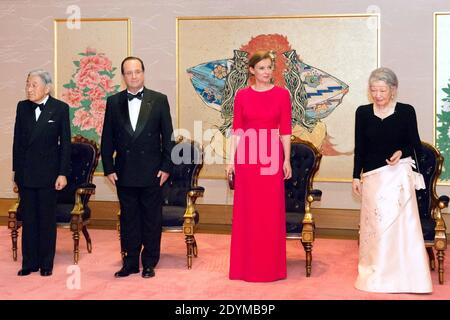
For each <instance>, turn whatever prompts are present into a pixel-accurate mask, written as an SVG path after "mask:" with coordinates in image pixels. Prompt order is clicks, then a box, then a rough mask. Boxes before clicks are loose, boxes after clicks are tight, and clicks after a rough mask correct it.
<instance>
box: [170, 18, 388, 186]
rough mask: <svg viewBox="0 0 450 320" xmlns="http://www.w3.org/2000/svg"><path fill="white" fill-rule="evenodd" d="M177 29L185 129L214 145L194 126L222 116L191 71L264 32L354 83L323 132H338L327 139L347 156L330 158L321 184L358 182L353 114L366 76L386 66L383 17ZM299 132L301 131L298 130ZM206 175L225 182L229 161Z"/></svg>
mask: <svg viewBox="0 0 450 320" xmlns="http://www.w3.org/2000/svg"><path fill="white" fill-rule="evenodd" d="M176 31H177V34H176V45H177V47H176V70H177V79H176V81H177V86H176V89H177V90H176V115H177V123H176V125H177V128H178V129H183V130H186V132H190V133H191V134H192V136H193V138H194V140H196V141H197V142H199V143H201V144H202V145H203V146H204V148H205V150H208V147H209V141H208V139H206V138H205V136H204V135H202V134H199V133H198V132H196V131H195V130H194V121H201V123H202V129H203V133H204V132H205V131H206V130H208V129H211V128H213V127H214V126H217V124H218V123H220V121H221V116H220V112H218V111H217V110H213V109H212V108H210V107H208V106H207V105H206V104H205V103H204V101H202V99H201V97H200V96H199V94H197V93H196V91H195V89H194V88H193V85H192V83H191V82H190V81H191V80H190V77H189V76H188V74H187V70H188V69H189V68H192V67H193V66H196V65H199V64H202V63H206V62H209V61H215V60H219V59H228V58H231V57H233V50H235V49H239V48H240V47H242V46H243V45H244V44H246V43H248V42H249V41H250V40H251V39H252V38H254V37H256V36H258V35H262V34H265V35H267V34H277V35H282V36H284V37H286V39H288V41H289V44H290V46H291V48H293V49H295V50H296V52H297V53H298V54H299V56H300V57H301V59H302V61H305V63H307V64H311V65H313V66H314V67H316V68H318V69H320V70H324V71H326V72H327V73H329V74H331V75H333V76H335V77H337V78H339V79H341V80H342V81H343V82H346V83H347V84H348V85H349V92H348V93H347V95H346V96H345V97H344V99H343V101H342V103H341V104H340V105H339V107H337V108H336V109H335V111H333V113H331V114H330V115H329V116H328V117H327V118H326V119H323V121H322V126H321V130H322V131H321V133H320V134H322V136H321V137H323V131H324V130H325V132H326V134H329V135H330V136H331V138H332V140H330V141H328V142H329V143H331V144H332V145H333V146H334V147H335V149H337V150H338V151H339V153H340V154H339V155H336V156H327V155H325V156H324V157H323V159H322V164H321V169H320V170H319V173H318V175H317V176H316V179H315V181H326V182H350V181H351V177H352V169H353V148H354V146H353V144H354V142H353V141H354V137H353V135H354V112H355V110H356V108H357V107H358V105H361V104H365V103H367V78H368V76H369V74H370V72H371V71H372V70H373V69H375V68H377V67H378V66H379V65H380V16H379V14H342V15H300V16H245V17H236V16H227V17H221V16H215V17H177V19H176ZM324 127H325V129H324ZM296 132H297V131H296V130H295V128H294V135H297V134H296ZM297 133H298V132H297ZM302 134H304V132H302ZM320 134H319V135H317V134H315V133H312V134H311V136H310V137H309V138H310V139H308V138H306V139H305V137H304V136H301V135H300V133H299V136H300V137H301V138H302V139H305V140H309V141H312V142H314V140H317V139H318V136H320ZM315 144H316V143H315ZM200 177H201V178H207V179H225V175H224V165H222V164H205V165H204V167H203V170H202V172H201V174H200Z"/></svg>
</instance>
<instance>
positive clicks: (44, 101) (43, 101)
mask: <svg viewBox="0 0 450 320" xmlns="http://www.w3.org/2000/svg"><path fill="white" fill-rule="evenodd" d="M48 98H49V95H46V96H45V98H44V99H42V100H41V101H40V102H38V103H37V104H46V103H47V101H48Z"/></svg>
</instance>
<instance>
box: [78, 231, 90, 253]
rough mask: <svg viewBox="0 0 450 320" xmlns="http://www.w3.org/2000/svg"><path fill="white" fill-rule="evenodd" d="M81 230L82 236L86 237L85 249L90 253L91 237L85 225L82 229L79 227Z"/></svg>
mask: <svg viewBox="0 0 450 320" xmlns="http://www.w3.org/2000/svg"><path fill="white" fill-rule="evenodd" d="M81 231H82V232H83V235H84V238H85V239H86V245H87V250H88V252H89V253H91V252H92V241H91V237H90V236H89V232H88V230H87V227H86V226H83V229H81Z"/></svg>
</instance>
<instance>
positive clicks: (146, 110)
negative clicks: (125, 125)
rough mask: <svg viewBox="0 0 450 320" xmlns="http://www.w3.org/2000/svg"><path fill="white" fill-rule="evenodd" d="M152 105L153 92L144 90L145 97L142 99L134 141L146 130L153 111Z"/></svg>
mask: <svg viewBox="0 0 450 320" xmlns="http://www.w3.org/2000/svg"><path fill="white" fill-rule="evenodd" d="M152 103H153V97H152V94H151V91H150V90H147V89H146V88H144V96H143V98H142V102H141V108H140V110H139V117H138V121H137V124H136V131H135V132H134V135H133V141H135V140H136V139H137V138H138V137H139V135H140V134H141V133H142V131H143V130H144V128H145V125H146V124H147V121H148V117H149V116H150V112H151V111H152Z"/></svg>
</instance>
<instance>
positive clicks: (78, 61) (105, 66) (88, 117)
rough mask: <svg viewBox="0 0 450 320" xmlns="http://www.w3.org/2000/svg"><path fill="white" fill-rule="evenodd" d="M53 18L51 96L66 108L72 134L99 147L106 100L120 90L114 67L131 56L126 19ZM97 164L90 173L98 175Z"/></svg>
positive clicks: (128, 23) (118, 73)
mask: <svg viewBox="0 0 450 320" xmlns="http://www.w3.org/2000/svg"><path fill="white" fill-rule="evenodd" d="M69 23H70V21H68V20H67V19H55V20H54V74H55V75H54V78H55V86H54V93H55V96H56V97H58V99H61V100H63V101H65V102H67V103H68V104H69V106H70V109H69V110H70V121H71V131H72V136H76V135H81V136H84V137H86V138H87V139H90V140H93V141H96V142H97V143H100V139H101V132H102V129H103V118H104V112H105V109H106V99H107V98H108V97H109V96H111V95H113V94H115V93H117V92H119V91H120V90H122V89H123V87H124V85H123V83H122V77H121V72H120V64H121V62H122V60H123V59H124V58H125V57H127V56H129V55H131V20H130V18H86V19H80V20H79V25H78V26H74V25H72V24H69ZM102 172H103V167H102V164H101V162H100V163H99V165H98V167H97V170H96V172H95V174H96V175H101V174H102Z"/></svg>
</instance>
